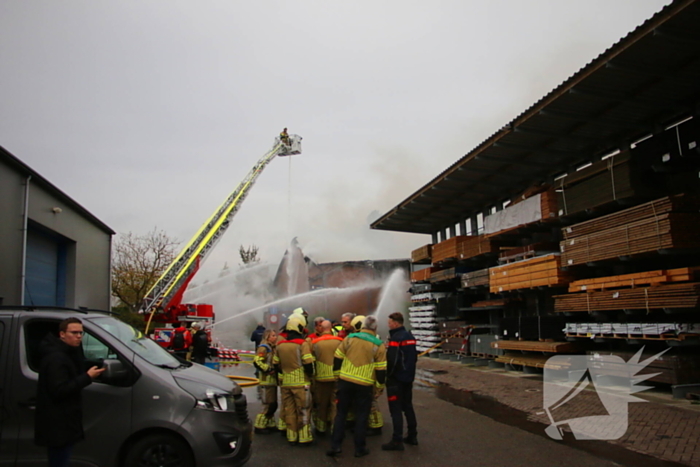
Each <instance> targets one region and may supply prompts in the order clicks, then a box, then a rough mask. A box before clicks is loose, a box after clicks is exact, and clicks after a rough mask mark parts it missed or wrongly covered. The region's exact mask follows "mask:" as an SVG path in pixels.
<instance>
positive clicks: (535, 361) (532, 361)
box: [496, 353, 571, 370]
mask: <svg viewBox="0 0 700 467" xmlns="http://www.w3.org/2000/svg"><path fill="white" fill-rule="evenodd" d="M548 360H549V357H547V356H546V355H522V354H516V353H507V354H505V355H501V356H499V357H496V361H497V362H500V363H507V364H509V365H519V366H529V367H533V368H546V369H548V370H568V369H569V368H571V362H569V361H567V360H566V358H557V359H556V360H552V361H548Z"/></svg>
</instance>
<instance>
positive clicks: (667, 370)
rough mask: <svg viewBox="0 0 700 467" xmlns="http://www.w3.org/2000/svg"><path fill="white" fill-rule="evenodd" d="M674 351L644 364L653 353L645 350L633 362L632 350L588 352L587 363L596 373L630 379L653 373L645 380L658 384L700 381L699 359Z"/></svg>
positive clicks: (633, 353)
mask: <svg viewBox="0 0 700 467" xmlns="http://www.w3.org/2000/svg"><path fill="white" fill-rule="evenodd" d="M673 352H674V350H671V351H670V352H667V353H666V354H664V355H661V356H658V357H656V358H655V359H654V360H652V361H651V362H649V363H648V364H646V365H642V363H645V360H647V359H649V358H651V357H655V355H654V354H653V353H649V352H647V353H645V354H643V355H642V356H641V358H639V363H634V360H632V359H633V357H634V355H635V352H632V351H614V352H606V351H600V350H596V351H595V352H593V351H590V352H588V354H589V359H590V364H589V365H590V366H591V368H593V369H594V370H595V372H596V374H602V375H605V376H615V377H619V378H626V379H634V378H635V377H639V376H640V375H644V374H654V373H658V374H656V375H655V376H654V377H652V378H650V379H649V380H648V381H652V382H655V383H662V384H690V383H697V382H699V381H700V359H698V358H697V356H696V355H685V354H673Z"/></svg>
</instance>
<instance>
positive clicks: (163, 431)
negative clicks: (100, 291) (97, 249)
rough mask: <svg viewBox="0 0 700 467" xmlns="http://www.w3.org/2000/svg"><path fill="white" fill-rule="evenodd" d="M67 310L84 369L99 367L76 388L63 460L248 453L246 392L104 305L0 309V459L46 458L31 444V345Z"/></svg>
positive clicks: (126, 463) (121, 465) (54, 329)
mask: <svg viewBox="0 0 700 467" xmlns="http://www.w3.org/2000/svg"><path fill="white" fill-rule="evenodd" d="M68 317H76V318H79V319H80V320H81V321H82V322H83V328H84V331H85V334H84V335H83V342H82V347H83V352H84V354H85V358H86V365H87V367H89V366H92V365H98V366H101V367H104V368H105V371H104V373H103V374H102V375H101V376H100V377H99V378H98V379H97V380H96V381H95V382H93V383H92V384H91V385H89V386H88V387H86V388H85V389H84V390H83V405H84V411H83V412H84V415H83V426H84V429H85V440H84V441H82V442H79V443H77V444H76V445H75V449H74V451H73V457H72V464H71V465H81V466H100V467H135V466H147V465H148V466H151V465H169V466H173V467H175V466H181V467H194V466H195V465H197V466H206V467H217V466H238V465H243V464H244V463H246V461H247V460H248V459H249V458H250V455H251V441H252V429H253V427H252V423H251V421H250V419H249V417H248V410H247V401H246V397H245V395H244V394H243V393H242V391H241V388H240V387H239V386H238V385H236V384H235V383H234V382H233V381H231V380H230V379H228V378H226V377H225V376H223V375H221V374H219V373H218V372H216V371H213V370H211V369H209V368H206V367H204V366H202V365H197V364H193V363H189V362H185V361H182V360H179V359H177V358H176V357H174V356H173V355H171V354H169V353H168V352H167V351H165V350H164V349H163V348H161V347H160V346H159V345H158V344H157V343H156V342H154V341H153V340H151V339H149V338H148V337H146V336H144V335H143V334H142V333H141V332H140V331H137V330H136V329H134V328H132V327H131V326H129V325H128V324H125V323H123V322H122V321H119V320H118V319H116V318H115V317H113V316H111V315H110V314H109V313H107V312H95V311H82V310H69V309H57V308H41V307H35V308H29V307H0V403H1V406H0V465H22V466H39V465H41V466H44V465H46V448H44V447H39V446H36V445H35V444H34V413H35V405H36V389H37V379H38V373H37V372H38V370H39V365H40V361H39V360H40V355H39V352H38V350H39V344H40V342H41V341H42V340H43V338H44V337H45V336H46V334H47V333H53V334H55V335H56V336H58V325H59V323H60V322H61V321H62V320H63V319H65V318H68ZM87 367H86V368H87Z"/></svg>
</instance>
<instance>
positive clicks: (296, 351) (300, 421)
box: [273, 316, 314, 446]
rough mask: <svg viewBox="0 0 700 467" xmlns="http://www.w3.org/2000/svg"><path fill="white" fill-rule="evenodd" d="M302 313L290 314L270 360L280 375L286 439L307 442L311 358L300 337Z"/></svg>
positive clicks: (301, 334)
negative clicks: (285, 337) (281, 339)
mask: <svg viewBox="0 0 700 467" xmlns="http://www.w3.org/2000/svg"><path fill="white" fill-rule="evenodd" d="M303 319H304V317H303V316H290V317H289V321H287V325H286V326H285V328H286V330H287V339H286V340H283V341H282V342H279V343H278V344H277V351H276V352H275V356H274V358H273V363H274V365H275V369H276V371H277V374H278V375H280V376H281V378H282V383H281V385H282V408H283V412H284V418H285V422H286V426H287V429H286V434H287V441H289V444H290V445H293V446H295V445H297V444H298V445H299V446H310V445H311V442H312V441H313V434H312V433H311V378H313V376H314V358H313V355H311V346H310V345H309V343H308V342H307V341H306V340H305V339H304V338H303V332H304V326H305V324H304V323H305V321H303Z"/></svg>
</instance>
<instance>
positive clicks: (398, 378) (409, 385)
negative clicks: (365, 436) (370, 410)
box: [382, 312, 418, 451]
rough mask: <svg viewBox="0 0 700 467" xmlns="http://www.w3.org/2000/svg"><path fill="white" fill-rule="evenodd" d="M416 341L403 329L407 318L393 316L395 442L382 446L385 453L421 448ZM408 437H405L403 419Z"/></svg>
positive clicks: (390, 354)
mask: <svg viewBox="0 0 700 467" xmlns="http://www.w3.org/2000/svg"><path fill="white" fill-rule="evenodd" d="M417 360H418V351H417V350H416V338H415V337H413V334H411V333H410V332H409V331H407V330H406V328H404V327H403V315H402V314H401V313H399V312H396V313H392V314H390V315H389V350H388V351H387V374H388V376H387V383H386V395H387V399H388V401H389V412H390V413H391V421H392V423H393V425H394V434H393V435H392V438H391V441H389V442H388V443H386V444H382V449H383V450H385V451H403V443H406V444H411V445H414V446H415V445H417V444H418V431H417V423H416V413H415V412H414V411H413V379H414V378H415V376H416V361H417ZM404 414H405V415H406V425H407V428H408V435H407V436H406V437H405V438H404V437H403V416H404Z"/></svg>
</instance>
